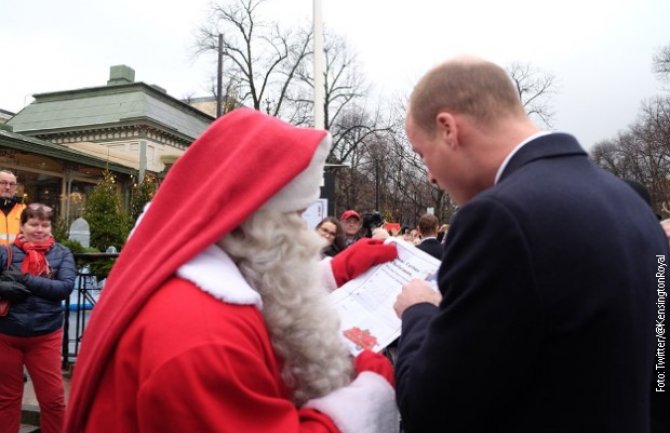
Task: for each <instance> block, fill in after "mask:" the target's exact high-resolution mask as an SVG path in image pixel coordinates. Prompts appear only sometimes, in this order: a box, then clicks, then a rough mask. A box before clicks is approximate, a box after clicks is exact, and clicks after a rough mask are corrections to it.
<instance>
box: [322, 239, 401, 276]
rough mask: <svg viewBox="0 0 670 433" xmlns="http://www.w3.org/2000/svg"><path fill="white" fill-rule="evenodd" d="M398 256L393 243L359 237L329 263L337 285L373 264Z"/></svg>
mask: <svg viewBox="0 0 670 433" xmlns="http://www.w3.org/2000/svg"><path fill="white" fill-rule="evenodd" d="M397 257H398V250H397V249H396V246H395V245H393V244H384V241H383V240H381V239H368V238H365V239H361V240H359V241H358V242H356V243H354V244H352V245H351V246H350V247H349V248H347V249H346V250H344V251H342V252H341V253H339V254H337V255H336V256H335V257H333V260H332V261H331V262H330V265H331V267H332V269H333V276H334V277H335V282H336V283H337V287H340V286H342V285H343V284H344V283H346V282H347V281H349V280H351V279H354V278H356V277H357V276H359V275H360V274H362V273H363V272H365V271H367V270H368V269H370V268H371V267H372V266H374V265H378V264H380V263H384V262H388V261H391V260H393V259H395V258H397Z"/></svg>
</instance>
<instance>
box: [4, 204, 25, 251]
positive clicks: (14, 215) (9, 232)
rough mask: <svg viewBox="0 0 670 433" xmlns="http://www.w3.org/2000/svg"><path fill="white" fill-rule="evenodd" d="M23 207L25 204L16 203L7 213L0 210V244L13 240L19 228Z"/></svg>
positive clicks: (7, 243)
mask: <svg viewBox="0 0 670 433" xmlns="http://www.w3.org/2000/svg"><path fill="white" fill-rule="evenodd" d="M25 208H26V205H25V204H23V203H16V204H15V205H14V207H13V208H12V210H11V211H9V214H7V215H5V213H4V212H2V211H0V245H9V244H11V243H12V242H14V239H16V235H18V234H19V231H20V229H21V212H23V209H25Z"/></svg>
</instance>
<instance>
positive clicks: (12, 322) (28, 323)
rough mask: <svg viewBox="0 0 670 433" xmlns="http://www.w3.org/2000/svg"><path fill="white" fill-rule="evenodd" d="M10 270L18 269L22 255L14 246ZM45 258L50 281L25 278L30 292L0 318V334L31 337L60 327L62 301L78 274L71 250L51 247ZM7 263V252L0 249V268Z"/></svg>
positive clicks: (59, 245)
mask: <svg viewBox="0 0 670 433" xmlns="http://www.w3.org/2000/svg"><path fill="white" fill-rule="evenodd" d="M11 248H12V249H13V250H12V251H13V260H12V262H13V267H14V269H20V268H21V263H23V258H24V257H25V253H24V252H23V250H22V249H20V248H18V247H17V246H15V245H11ZM46 258H47V260H48V262H49V266H50V267H51V269H52V270H53V279H49V278H43V277H37V276H34V275H30V276H28V281H27V283H26V287H28V289H29V290H30V291H31V292H32V293H33V295H31V296H28V297H27V298H26V299H25V300H24V301H22V302H15V303H12V306H11V307H10V309H9V314H7V316H4V317H0V333H2V334H7V335H13V336H17V337H32V336H37V335H44V334H48V333H50V332H53V331H56V330H57V329H58V328H60V327H61V326H63V308H62V307H61V301H63V300H64V299H66V298H67V297H68V296H70V293H71V292H72V289H73V287H74V279H75V276H76V275H77V270H76V266H75V263H74V258H73V256H72V253H71V252H70V250H68V249H67V248H66V247H64V246H62V245H61V244H58V243H56V244H54V245H53V246H52V247H51V249H50V250H49V251H47V254H46ZM6 264H7V250H6V249H5V248H0V267H2V269H3V270H4V268H5V267H6Z"/></svg>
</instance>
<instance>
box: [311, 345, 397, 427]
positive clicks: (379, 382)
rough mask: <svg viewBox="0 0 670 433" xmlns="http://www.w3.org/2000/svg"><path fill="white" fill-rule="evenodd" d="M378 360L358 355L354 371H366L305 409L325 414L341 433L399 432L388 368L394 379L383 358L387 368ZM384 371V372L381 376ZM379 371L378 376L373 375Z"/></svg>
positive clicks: (373, 354)
mask: <svg viewBox="0 0 670 433" xmlns="http://www.w3.org/2000/svg"><path fill="white" fill-rule="evenodd" d="M361 355H363V356H362V357H361ZM371 355H372V356H371ZM377 356H382V355H377V354H375V353H372V352H369V351H364V352H363V353H361V354H360V355H359V356H358V357H357V358H356V370H359V363H360V364H361V367H362V369H363V370H365V371H361V372H360V373H359V374H358V376H357V377H356V379H355V380H354V381H353V382H351V383H350V384H349V385H347V386H345V387H342V388H340V389H337V390H335V391H333V392H331V393H330V394H327V395H325V396H323V397H320V398H315V399H312V400H309V401H308V402H307V403H306V404H305V406H304V407H307V408H313V409H316V410H318V411H319V412H322V413H324V414H326V415H327V416H328V417H329V418H330V419H331V420H332V421H333V422H334V423H335V425H336V426H337V428H338V429H339V430H340V432H342V433H387V432H388V433H396V432H398V430H399V429H400V415H399V413H398V407H397V406H396V403H395V391H394V390H393V387H392V386H391V385H390V384H389V380H388V378H387V377H386V374H387V373H388V367H390V374H391V377H392V376H393V367H391V365H390V362H389V361H388V360H387V359H386V358H384V359H386V362H387V363H388V366H383V364H384V363H383V362H381V361H380V360H378V359H377V358H376V357H377ZM382 357H383V356H382ZM359 358H360V359H359ZM363 364H365V365H363ZM385 369H386V370H387V371H386V372H384V373H382V371H383V370H385ZM378 370H379V373H377V372H376V371H378ZM359 371H360V370H359ZM373 371H375V372H373ZM382 374H383V375H384V377H382Z"/></svg>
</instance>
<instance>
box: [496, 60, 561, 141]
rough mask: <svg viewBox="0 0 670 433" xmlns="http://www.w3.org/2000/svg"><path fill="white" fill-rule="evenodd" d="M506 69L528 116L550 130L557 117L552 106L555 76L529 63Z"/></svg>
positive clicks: (512, 64) (516, 63) (516, 64)
mask: <svg viewBox="0 0 670 433" xmlns="http://www.w3.org/2000/svg"><path fill="white" fill-rule="evenodd" d="M506 69H507V73H508V74H509V76H510V77H511V78H512V81H513V82H514V85H515V86H516V89H517V91H518V92H519V97H520V98H521V102H522V103H523V107H524V108H525V109H526V112H527V113H528V115H529V116H531V117H534V118H535V119H538V120H539V121H540V122H541V123H543V124H544V125H545V126H546V127H549V128H550V127H551V126H552V121H553V118H554V115H555V113H554V111H553V109H552V106H551V96H553V94H554V93H555V92H556V90H555V83H554V81H555V77H554V75H553V74H550V73H547V72H543V71H541V70H540V69H538V68H535V67H533V66H531V65H530V64H528V63H520V62H513V63H511V64H510V65H509V66H508V67H507V68H506Z"/></svg>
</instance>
